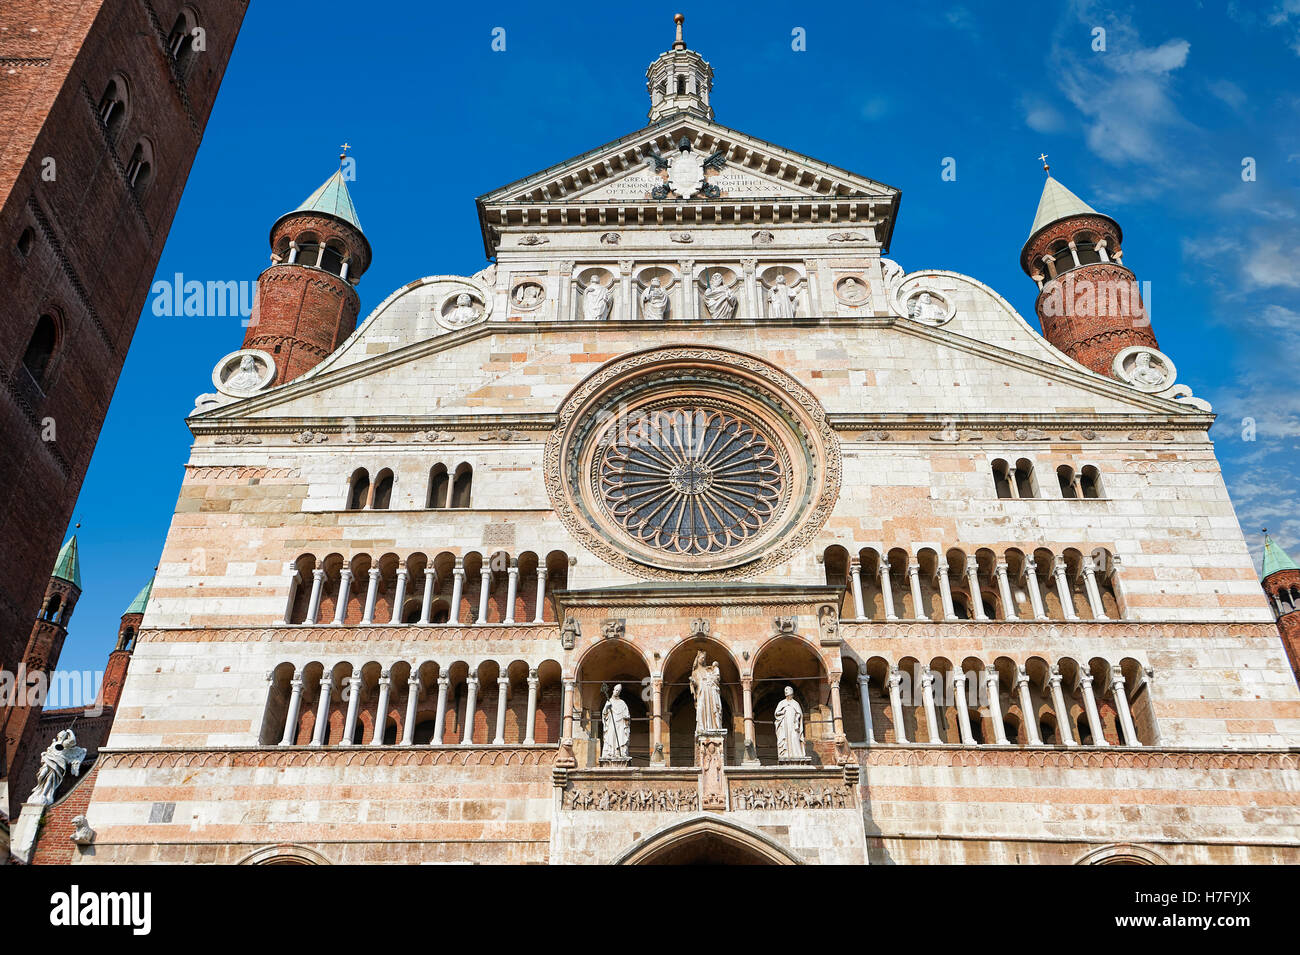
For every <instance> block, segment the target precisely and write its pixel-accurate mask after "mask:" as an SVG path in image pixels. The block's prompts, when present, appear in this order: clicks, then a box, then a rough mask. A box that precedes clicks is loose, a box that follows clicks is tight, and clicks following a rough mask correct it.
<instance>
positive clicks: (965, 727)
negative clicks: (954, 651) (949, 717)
mask: <svg viewBox="0 0 1300 955" xmlns="http://www.w3.org/2000/svg"><path fill="white" fill-rule="evenodd" d="M952 702H953V706H954V707H956V709H957V728H958V729H959V730H960V731H961V741H962V742H963V743H965V744H966V745H967V746H972V745H974V743H975V734H974V733H973V732H972V731H971V728H970V700H968V699H967V698H966V674H965V673H962V672H961V670H957V669H954V670H953V671H952Z"/></svg>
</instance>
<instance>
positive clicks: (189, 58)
mask: <svg viewBox="0 0 1300 955" xmlns="http://www.w3.org/2000/svg"><path fill="white" fill-rule="evenodd" d="M197 26H198V18H197V17H196V16H195V15H194V11H193V10H190V9H189V8H188V7H185V8H182V10H181V12H180V13H179V14H177V16H176V22H175V23H173V24H172V29H171V33H169V34H168V35H167V52H168V53H170V54H171V57H172V61H173V62H174V63H175V64H176V72H177V73H178V74H180V78H181V79H185V77H186V76H187V75H189V72H190V67H191V66H192V65H193V64H194V56H195V53H196V52H197V50H196V49H195V46H194V43H195V41H196V40H197V39H198V37H197V36H196V35H195V33H194V30H195V28H196V27H197Z"/></svg>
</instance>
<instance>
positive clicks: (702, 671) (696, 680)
mask: <svg viewBox="0 0 1300 955" xmlns="http://www.w3.org/2000/svg"><path fill="white" fill-rule="evenodd" d="M691 696H693V697H694V698H695V732H697V733H700V732H708V731H711V730H725V729H726V727H725V726H723V725H722V671H721V670H720V669H719V667H718V663H717V661H716V660H715V661H714V662H713V664H712V665H710V664H709V663H707V662H706V661H705V659H704V651H703V650H701V651H700V652H699V653H697V654H695V664H694V665H693V666H692V667H691Z"/></svg>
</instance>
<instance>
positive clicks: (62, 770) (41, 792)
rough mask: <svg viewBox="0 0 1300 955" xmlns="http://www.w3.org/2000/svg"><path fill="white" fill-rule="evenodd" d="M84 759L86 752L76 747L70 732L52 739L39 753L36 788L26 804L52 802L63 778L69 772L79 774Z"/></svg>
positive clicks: (43, 804)
mask: <svg viewBox="0 0 1300 955" xmlns="http://www.w3.org/2000/svg"><path fill="white" fill-rule="evenodd" d="M85 758H86V751H85V750H84V749H82V748H81V747H80V746H78V745H77V737H76V736H75V735H73V732H72V730H70V729H69V730H62V731H61V732H60V733H59V735H58V736H56V737H54V742H52V743H51V744H50V745H49V748H47V749H46V750H45V752H43V753H41V768H40V769H39V770H38V771H37V773H36V787H35V788H34V789H33V790H32V794H31V795H30V796H28V797H27V801H28V802H34V803H38V804H39V805H42V806H48V805H49V804H50V803H52V802H54V793H55V792H56V791H57V790H58V788H59V784H60V783H61V782H63V778H64V777H65V776H67V775H68V772H69V771H71V772H72V775H74V776H78V775H80V774H81V762H82V760H84V759H85Z"/></svg>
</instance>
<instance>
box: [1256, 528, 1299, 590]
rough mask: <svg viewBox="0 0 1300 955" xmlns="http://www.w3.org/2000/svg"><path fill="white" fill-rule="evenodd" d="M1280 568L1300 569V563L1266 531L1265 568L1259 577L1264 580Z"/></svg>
mask: <svg viewBox="0 0 1300 955" xmlns="http://www.w3.org/2000/svg"><path fill="white" fill-rule="evenodd" d="M1279 570H1300V565H1297V564H1296V562H1295V561H1293V560H1292V559H1291V555H1290V554H1288V553H1287V552H1286V551H1284V550H1283V549H1282V548H1281V547H1278V546H1277V544H1276V543H1274V542H1273V538H1271V537H1269V536H1268V532H1267V531H1265V533H1264V569H1263V573H1261V574H1260V576H1259V579H1260V580H1264V579H1265V578H1267V577H1268V576H1269V575H1271V574H1276V573H1277V572H1278V571H1279Z"/></svg>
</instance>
